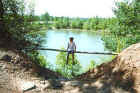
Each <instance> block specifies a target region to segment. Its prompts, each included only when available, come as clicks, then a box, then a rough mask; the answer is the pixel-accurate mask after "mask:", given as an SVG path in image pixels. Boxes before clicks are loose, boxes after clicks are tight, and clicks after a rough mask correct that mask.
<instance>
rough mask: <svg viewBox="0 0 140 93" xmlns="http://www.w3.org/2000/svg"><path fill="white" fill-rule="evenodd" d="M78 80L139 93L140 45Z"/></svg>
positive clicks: (128, 49)
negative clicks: (94, 81)
mask: <svg viewBox="0 0 140 93" xmlns="http://www.w3.org/2000/svg"><path fill="white" fill-rule="evenodd" d="M78 78H79V79H84V80H87V79H89V80H93V79H96V80H99V82H102V83H101V84H102V86H107V87H108V88H109V87H110V88H112V87H115V88H120V89H122V90H125V91H127V92H129V93H140V43H138V44H134V45H132V46H130V47H128V48H127V49H125V50H124V51H122V52H121V53H120V54H119V55H118V56H117V57H116V58H115V59H114V60H113V61H112V62H109V63H104V64H102V65H100V66H98V67H97V68H95V69H93V70H91V71H89V72H87V73H85V74H83V75H81V76H79V77H78ZM101 88H103V87H101ZM110 93H112V92H110ZM113 93H114V92H113ZM121 93H123V92H121Z"/></svg>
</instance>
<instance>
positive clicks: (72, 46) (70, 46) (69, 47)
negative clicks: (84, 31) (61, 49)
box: [66, 37, 76, 64]
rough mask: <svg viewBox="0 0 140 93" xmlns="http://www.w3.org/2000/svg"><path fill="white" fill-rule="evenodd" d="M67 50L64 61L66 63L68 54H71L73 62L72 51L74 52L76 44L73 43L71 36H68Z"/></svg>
mask: <svg viewBox="0 0 140 93" xmlns="http://www.w3.org/2000/svg"><path fill="white" fill-rule="evenodd" d="M67 51H68V53H67V62H66V64H68V60H69V54H72V62H73V64H74V53H75V52H76V45H75V42H74V38H73V37H70V38H69V43H68V47H67Z"/></svg>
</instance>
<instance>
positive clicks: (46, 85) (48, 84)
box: [42, 83, 53, 91]
mask: <svg viewBox="0 0 140 93" xmlns="http://www.w3.org/2000/svg"><path fill="white" fill-rule="evenodd" d="M49 88H53V87H52V85H51V84H50V83H47V84H45V85H44V86H43V89H42V90H43V91H45V90H46V89H49Z"/></svg>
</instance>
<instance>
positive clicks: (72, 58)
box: [72, 51, 75, 65]
mask: <svg viewBox="0 0 140 93" xmlns="http://www.w3.org/2000/svg"><path fill="white" fill-rule="evenodd" d="M72 64H73V65H74V64H75V63H74V51H73V52H72Z"/></svg>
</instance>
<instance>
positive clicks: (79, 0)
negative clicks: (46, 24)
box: [35, 0, 114, 18]
mask: <svg viewBox="0 0 140 93" xmlns="http://www.w3.org/2000/svg"><path fill="white" fill-rule="evenodd" d="M113 6H114V0H35V14H36V15H41V14H43V13H45V12H48V13H49V14H50V15H52V16H69V17H83V18H88V17H95V16H99V17H112V16H114V14H113V12H112V7H113Z"/></svg>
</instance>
